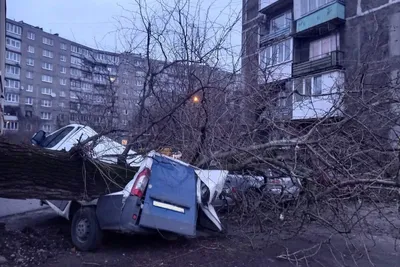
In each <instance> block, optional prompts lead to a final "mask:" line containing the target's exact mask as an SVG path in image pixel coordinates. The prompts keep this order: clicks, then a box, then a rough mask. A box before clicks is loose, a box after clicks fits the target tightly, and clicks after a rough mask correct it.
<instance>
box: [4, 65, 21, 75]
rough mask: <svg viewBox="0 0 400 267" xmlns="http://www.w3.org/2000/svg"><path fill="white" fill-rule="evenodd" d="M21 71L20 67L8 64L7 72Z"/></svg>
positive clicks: (15, 72)
mask: <svg viewBox="0 0 400 267" xmlns="http://www.w3.org/2000/svg"><path fill="white" fill-rule="evenodd" d="M20 72H21V69H20V68H19V67H17V66H12V65H7V64H6V73H8V74H14V75H19V74H20Z"/></svg>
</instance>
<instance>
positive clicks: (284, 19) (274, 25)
mask: <svg viewBox="0 0 400 267" xmlns="http://www.w3.org/2000/svg"><path fill="white" fill-rule="evenodd" d="M291 21H292V12H291V11H289V12H286V13H284V14H282V15H280V16H278V17H276V18H273V19H272V20H271V23H270V31H271V32H277V31H279V30H282V29H285V28H287V27H289V26H290V23H291Z"/></svg>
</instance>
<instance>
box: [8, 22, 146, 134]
mask: <svg viewBox="0 0 400 267" xmlns="http://www.w3.org/2000/svg"><path fill="white" fill-rule="evenodd" d="M7 23H8V24H10V25H15V26H16V27H21V29H22V30H21V34H14V33H11V32H9V31H8V32H6V34H5V35H6V36H7V38H12V39H15V40H19V41H20V42H21V47H20V48H19V49H15V48H12V47H10V46H7V48H6V50H8V51H13V52H16V53H18V54H20V57H21V60H20V63H19V64H15V63H13V62H7V63H10V64H13V65H15V66H17V67H20V75H19V76H15V75H10V74H6V77H7V78H8V79H15V80H19V81H20V89H19V90H18V89H12V88H6V89H5V90H6V94H17V95H18V96H19V101H18V103H7V102H6V107H5V111H6V114H7V115H8V116H7V119H9V120H10V121H11V120H12V121H15V120H18V129H10V130H7V133H8V134H10V135H13V134H15V133H18V135H21V134H26V135H27V137H30V135H31V134H32V132H35V131H37V130H39V129H43V130H45V131H54V130H56V129H58V128H60V127H62V126H64V125H66V124H68V123H70V122H80V123H91V122H92V120H91V119H89V116H87V115H86V114H87V113H91V112H88V111H85V112H86V114H80V113H85V112H83V111H82V110H76V109H77V107H79V105H78V104H79V103H76V102H78V100H77V99H71V96H72V95H71V92H75V93H76V92H77V88H74V87H73V86H71V81H72V80H79V81H81V82H87V83H89V84H90V85H91V86H92V88H94V89H93V90H92V92H91V93H92V94H93V95H95V94H97V93H98V91H99V90H97V89H96V86H98V85H99V84H100V83H99V82H96V81H95V80H94V79H92V78H89V79H85V78H82V77H76V76H74V75H73V74H72V73H71V69H78V70H81V71H85V70H86V71H89V72H91V74H92V76H93V77H94V75H95V74H94V70H93V69H94V66H95V65H101V66H104V67H105V68H106V67H107V66H108V67H110V66H111V67H113V68H114V69H115V70H118V73H115V75H116V77H117V76H118V77H119V78H120V80H119V79H118V80H117V81H115V82H113V84H112V86H113V88H112V90H114V91H115V101H114V102H115V109H116V110H118V111H119V112H118V114H117V115H115V116H116V118H115V120H116V121H117V123H118V121H119V120H121V121H122V122H123V123H124V124H128V123H127V122H126V121H125V119H126V117H127V116H129V115H132V114H130V112H127V111H126V110H127V109H129V108H131V107H132V99H131V98H132V97H133V94H132V91H134V90H129V89H132V87H133V88H138V87H140V85H138V83H137V82H136V80H139V79H143V77H136V75H132V74H133V73H136V71H138V70H141V68H142V67H143V66H144V65H143V62H139V63H138V64H137V63H135V61H136V60H141V61H143V58H141V57H140V56H139V57H137V58H135V56H134V55H130V59H129V60H130V61H132V62H129V64H128V65H130V66H133V67H132V68H129V70H127V69H126V68H124V67H121V68H119V67H120V65H122V64H120V62H111V61H107V60H106V61H105V60H104V59H102V58H100V57H99V58H98V57H97V56H98V55H108V56H110V57H115V58H119V57H120V55H119V54H118V53H114V52H108V51H102V50H98V49H93V48H90V47H86V46H83V45H81V44H79V43H76V42H72V41H69V40H67V39H65V38H62V37H60V36H59V35H58V34H56V33H55V34H52V33H48V32H45V31H43V29H42V28H40V27H35V26H32V25H30V24H27V23H24V22H23V21H19V22H18V21H13V20H9V19H7ZM3 36H4V35H3ZM33 36H34V38H33ZM43 38H47V39H49V40H51V42H52V44H51V45H49V44H45V43H44V41H43ZM0 40H3V41H4V39H3V38H0ZM72 47H74V49H72ZM32 48H33V49H34V50H33V51H34V52H32ZM75 48H77V49H79V50H76V49H75ZM45 50H46V51H51V53H52V58H49V57H45V56H43V53H44V52H43V51H45ZM1 51H4V49H2V50H1ZM46 53H47V52H46ZM61 57H63V59H65V61H63V60H61ZM72 57H78V58H81V59H82V60H83V59H84V58H86V59H90V60H89V61H90V64H89V63H87V62H89V61H83V62H84V63H82V64H74V63H73V62H72ZM28 61H30V63H31V62H32V61H33V62H34V65H33V66H31V65H30V64H27V63H28ZM86 63H87V64H86ZM43 64H51V65H52V70H46V69H44V68H43ZM88 66H90V68H89V69H88ZM47 67H48V66H47ZM29 73H32V74H33V76H32V77H31V78H30V77H28V74H29ZM43 75H49V76H51V77H52V82H51V83H48V82H44V81H42V76H43ZM99 75H100V74H99ZM107 75H108V74H104V75H103V74H101V76H104V77H103V78H105V76H107ZM108 83H109V82H108V81H107V82H106V84H108ZM106 86H109V87H110V86H111V85H106ZM32 87H33V90H32ZM43 88H50V89H51V94H43V92H42V90H43ZM108 89H110V88H108ZM108 89H107V90H108ZM78 91H83V90H82V89H79V90H78ZM89 91H90V90H89ZM104 91H106V90H104ZM89 93H90V92H89ZM125 93H126V94H125ZM128 99H130V100H129V101H128ZM27 100H29V103H32V104H26V101H27ZM108 100H109V99H108ZM43 101H51V107H46V106H43V104H47V103H44V102H43ZM80 101H81V99H79V102H80ZM88 102H89V104H90V102H91V100H88ZM71 103H75V104H71ZM129 103H130V104H129ZM96 108H97V111H98V112H97V113H98V114H91V115H93V116H94V115H98V117H101V116H102V113H101V111H100V108H101V105H96ZM93 110H94V109H92V110H91V111H93ZM81 111H82V112H81ZM44 112H49V113H51V118H49V119H45V118H42V116H41V114H42V113H44ZM31 115H32V116H31ZM120 116H121V117H120ZM83 120H86V121H83Z"/></svg>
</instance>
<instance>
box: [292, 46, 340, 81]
mask: <svg viewBox="0 0 400 267" xmlns="http://www.w3.org/2000/svg"><path fill="white" fill-rule="evenodd" d="M342 67H343V52H342V51H332V52H330V53H329V55H327V56H325V57H321V58H319V59H313V60H308V61H305V62H298V63H293V65H292V76H293V77H299V76H304V75H308V74H313V73H318V72H322V71H325V70H329V69H335V68H342Z"/></svg>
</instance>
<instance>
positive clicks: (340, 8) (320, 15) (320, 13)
mask: <svg viewBox="0 0 400 267" xmlns="http://www.w3.org/2000/svg"><path fill="white" fill-rule="evenodd" d="M344 20H345V1H344V0H331V1H330V2H328V3H327V4H325V5H323V6H321V7H319V8H318V9H316V10H314V11H312V12H310V13H308V14H305V15H304V16H302V17H301V18H300V19H298V20H297V21H296V33H299V32H302V31H306V30H308V29H311V28H313V27H315V26H318V25H321V24H324V23H326V22H336V23H337V24H339V23H340V22H343V21H344Z"/></svg>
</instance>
